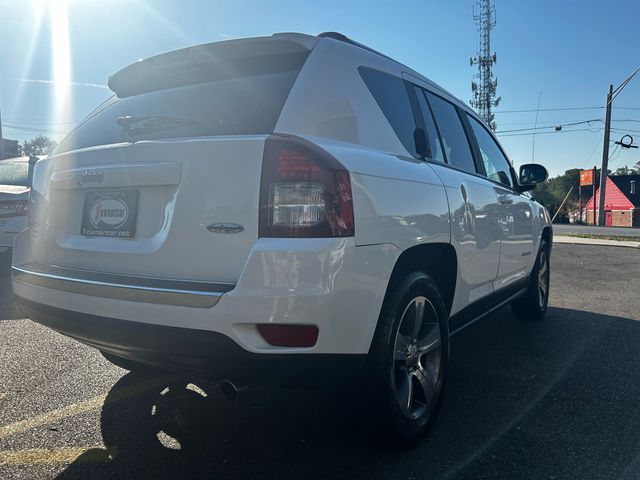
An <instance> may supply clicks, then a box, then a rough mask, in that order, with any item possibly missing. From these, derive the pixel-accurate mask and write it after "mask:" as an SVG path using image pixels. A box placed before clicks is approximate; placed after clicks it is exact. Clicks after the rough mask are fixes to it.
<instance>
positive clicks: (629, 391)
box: [0, 245, 640, 480]
mask: <svg viewBox="0 0 640 480" xmlns="http://www.w3.org/2000/svg"><path fill="white" fill-rule="evenodd" d="M598 260H600V263H596V262H597V261H598ZM0 263H1V266H0V272H2V273H1V277H0V289H1V290H0V292H1V293H0V478H2V479H14V478H20V479H36V478H38V479H39V478H47V479H48V478H58V479H93V478H186V477H188V478H209V479H235V480H240V479H258V478H260V479H263V478H273V479H289V478H291V479H299V478H332V479H333V478H345V479H347V478H348V479H361V478H362V479H368V480H370V479H376V478H392V479H421V478H432V479H453V478H456V479H483V478H486V479H489V478H491V479H496V478H528V479H531V478H545V479H560V478H572V479H573V478H580V479H595V478H599V479H600V478H601V479H611V478H621V479H635V478H640V322H639V321H638V320H640V295H638V292H639V291H640V275H638V271H639V268H640V252H639V251H638V250H637V249H631V248H618V247H592V246H572V245H556V246H555V247H554V252H553V255H552V268H553V270H552V272H553V273H552V286H551V288H552V297H551V304H550V305H551V306H550V309H549V313H548V316H547V318H546V319H545V320H544V321H542V322H539V323H526V322H521V321H517V320H516V319H515V318H513V317H512V315H511V313H510V311H509V310H508V309H505V310H503V311H501V312H499V313H498V314H496V315H494V316H493V317H492V318H490V319H488V320H486V321H483V322H482V323H478V324H475V325H473V326H471V327H469V328H467V329H466V330H464V331H463V332H461V333H460V334H459V335H457V336H456V337H454V339H453V342H452V361H451V364H450V370H449V382H448V384H447V386H446V393H445V398H444V403H443V406H442V410H441V413H440V417H439V418H438V421H437V422H436V424H435V426H434V428H433V430H432V431H431V433H430V435H429V436H428V437H427V438H426V439H425V440H424V442H422V443H421V444H420V445H418V446H417V447H415V448H413V449H410V450H404V451H398V450H390V449H387V448H385V447H383V446H381V445H379V444H378V443H376V442H372V441H371V440H370V437H369V435H368V434H367V433H365V432H363V430H362V429H361V426H360V425H359V423H358V422H357V421H356V420H355V417H356V416H355V415H354V412H355V411H357V409H358V407H359V406H358V404H357V403H356V400H355V399H354V397H352V396H349V395H344V394H341V393H338V392H320V391H289V390H254V391H252V392H251V393H250V394H248V395H247V396H245V397H243V398H241V399H240V400H239V401H238V402H236V403H233V404H230V403H227V402H225V401H223V400H221V399H220V398H219V397H218V395H217V394H216V392H214V391H212V390H211V387H209V386H207V385H198V386H197V387H194V386H193V385H191V386H189V389H187V390H185V389H184V385H178V384H176V383H174V381H173V380H172V379H169V378H159V377H155V378H148V377H146V378H145V377H141V376H136V375H134V374H130V373H127V372H125V371H124V370H121V369H119V368H117V367H114V366H111V365H110V364H109V363H108V362H107V361H106V360H104V359H103V358H102V357H101V356H100V354H99V353H98V352H96V351H94V350H92V349H90V348H88V347H84V346H82V345H80V344H78V343H76V342H74V341H71V340H69V339H67V338H65V337H62V336H60V335H58V334H55V333H53V332H52V331H49V330H47V329H45V328H44V327H41V326H38V325H36V324H33V323H31V322H29V321H27V320H23V319H20V314H19V313H18V312H17V311H16V310H15V309H14V308H13V306H12V302H11V298H10V285H9V273H8V264H9V254H8V253H4V254H0ZM167 385H169V387H170V388H169V390H168V391H166V390H165V389H166V387H167ZM176 391H177V392H178V393H177V394H174V392H176ZM203 393H207V394H208V395H207V396H206V397H205V396H203ZM159 432H162V433H159ZM178 447H179V448H178Z"/></svg>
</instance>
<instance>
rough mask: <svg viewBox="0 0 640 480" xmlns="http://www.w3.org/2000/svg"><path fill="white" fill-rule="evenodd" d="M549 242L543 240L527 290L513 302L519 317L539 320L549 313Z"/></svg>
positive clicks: (514, 311) (515, 312) (515, 313)
mask: <svg viewBox="0 0 640 480" xmlns="http://www.w3.org/2000/svg"><path fill="white" fill-rule="evenodd" d="M550 272H551V265H550V263H549V244H548V243H547V242H546V241H545V240H542V242H541V243H540V251H539V252H538V258H537V259H536V264H535V265H534V266H533V270H532V271H531V276H530V277H529V286H528V287H527V292H526V293H525V294H524V296H522V297H521V298H519V299H517V300H515V301H514V302H513V303H512V304H511V310H512V311H513V313H514V315H515V316H516V317H518V318H522V319H525V320H539V319H541V318H542V317H544V315H545V314H546V313H547V305H548V303H549V280H550Z"/></svg>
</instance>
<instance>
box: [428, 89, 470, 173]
mask: <svg viewBox="0 0 640 480" xmlns="http://www.w3.org/2000/svg"><path fill="white" fill-rule="evenodd" d="M427 98H428V99H429V104H430V105H431V108H432V110H433V115H434V117H435V119H436V124H437V125H438V130H439V131H440V138H441V140H442V146H443V148H444V153H445V156H446V158H447V162H448V163H449V164H450V165H452V166H454V167H456V168H459V169H461V170H464V171H466V172H469V173H474V174H475V173H477V171H476V164H475V162H474V160H473V154H472V153H471V147H470V146H469V140H468V138H467V134H466V133H465V131H464V127H463V126H462V121H461V119H460V116H459V115H458V110H457V109H456V107H455V106H454V105H453V104H452V103H450V102H448V101H446V100H444V99H442V98H440V97H439V96H437V95H434V94H432V93H431V92H427Z"/></svg>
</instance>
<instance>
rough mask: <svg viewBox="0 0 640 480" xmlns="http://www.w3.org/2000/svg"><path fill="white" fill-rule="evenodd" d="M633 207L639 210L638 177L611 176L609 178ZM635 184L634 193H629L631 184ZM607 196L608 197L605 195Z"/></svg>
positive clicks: (639, 185) (639, 181)
mask: <svg viewBox="0 0 640 480" xmlns="http://www.w3.org/2000/svg"><path fill="white" fill-rule="evenodd" d="M609 178H610V179H611V181H612V182H613V183H615V184H616V187H618V188H619V189H620V192H622V194H623V195H624V196H625V197H627V199H628V200H629V201H630V202H631V203H632V204H633V206H634V207H636V208H640V175H612V176H610V177H609ZM632 181H635V182H636V193H635V194H632V193H631V182H632ZM607 196H608V195H607Z"/></svg>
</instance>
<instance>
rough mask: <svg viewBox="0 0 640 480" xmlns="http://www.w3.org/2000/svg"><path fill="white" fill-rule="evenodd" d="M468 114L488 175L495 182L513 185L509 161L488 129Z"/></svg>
mask: <svg viewBox="0 0 640 480" xmlns="http://www.w3.org/2000/svg"><path fill="white" fill-rule="evenodd" d="M467 116H468V117H469V123H470V124H471V129H472V130H473V134H474V135H475V137H476V140H477V142H478V147H479V148H480V155H481V156H482V163H483V164H484V169H485V171H486V173H487V177H489V178H490V179H491V180H493V181H494V182H499V183H502V184H503V185H507V186H509V187H512V186H513V184H512V182H511V173H510V169H509V161H508V160H507V158H506V157H505V156H504V154H503V153H502V150H500V147H499V146H498V144H497V143H496V142H495V140H494V139H493V137H492V136H491V135H490V134H489V132H488V131H487V129H486V128H485V127H484V126H483V125H481V124H480V122H478V121H477V120H476V119H475V118H473V117H471V116H469V115H467Z"/></svg>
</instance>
